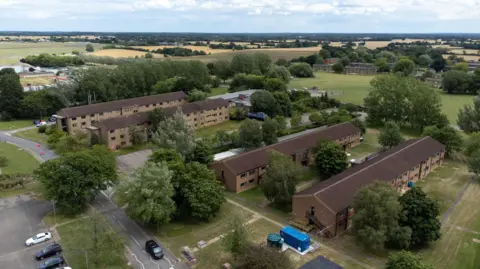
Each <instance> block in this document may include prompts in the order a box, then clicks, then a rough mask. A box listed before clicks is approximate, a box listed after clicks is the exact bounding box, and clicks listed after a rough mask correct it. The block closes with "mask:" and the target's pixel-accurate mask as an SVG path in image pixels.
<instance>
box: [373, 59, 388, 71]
mask: <svg viewBox="0 0 480 269" xmlns="http://www.w3.org/2000/svg"><path fill="white" fill-rule="evenodd" d="M375 66H376V67H377V72H380V73H384V72H390V66H389V65H388V61H387V59H386V58H378V59H376V60H375Z"/></svg>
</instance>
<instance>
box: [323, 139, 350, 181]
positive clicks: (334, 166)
mask: <svg viewBox="0 0 480 269" xmlns="http://www.w3.org/2000/svg"><path fill="white" fill-rule="evenodd" d="M315 167H316V169H317V171H318V172H319V174H320V175H321V176H322V178H323V179H327V178H329V177H331V176H333V175H336V174H338V173H340V172H342V171H343V170H345V169H346V168H347V167H348V160H347V154H345V151H344V149H343V148H342V146H340V145H338V144H337V143H335V142H331V141H320V142H319V143H318V147H317V149H316V153H315Z"/></svg>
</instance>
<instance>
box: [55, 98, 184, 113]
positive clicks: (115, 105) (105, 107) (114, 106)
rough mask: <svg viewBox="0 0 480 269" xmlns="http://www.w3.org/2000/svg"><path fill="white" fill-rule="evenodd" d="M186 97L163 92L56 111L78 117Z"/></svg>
mask: <svg viewBox="0 0 480 269" xmlns="http://www.w3.org/2000/svg"><path fill="white" fill-rule="evenodd" d="M185 98H187V95H186V94H185V93H184V92H171V93H165V94H157V95H149V96H142V97H137V98H130V99H123V100H116V101H111V102H104V103H98V104H92V105H84V106H75V107H67V108H64V109H61V110H60V111H58V113H57V115H60V116H63V117H78V116H84V115H88V114H95V113H102V112H109V111H115V110H119V109H121V108H123V107H131V106H144V105H149V104H154V103H161V102H169V101H176V100H181V99H185Z"/></svg>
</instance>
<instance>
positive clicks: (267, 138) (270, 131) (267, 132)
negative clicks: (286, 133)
mask: <svg viewBox="0 0 480 269" xmlns="http://www.w3.org/2000/svg"><path fill="white" fill-rule="evenodd" d="M277 133H278V123H277V122H276V121H275V120H274V119H272V118H267V119H265V121H264V122H263V124H262V136H263V142H265V144H266V145H271V144H275V143H277V142H278V137H277Z"/></svg>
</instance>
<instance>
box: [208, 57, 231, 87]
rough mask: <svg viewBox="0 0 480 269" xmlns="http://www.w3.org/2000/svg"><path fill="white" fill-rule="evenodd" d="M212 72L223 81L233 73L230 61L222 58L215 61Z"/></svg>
mask: <svg viewBox="0 0 480 269" xmlns="http://www.w3.org/2000/svg"><path fill="white" fill-rule="evenodd" d="M213 74H214V75H215V76H217V77H218V78H219V79H221V80H223V82H225V80H227V79H229V78H231V77H233V75H235V73H234V72H233V70H232V69H231V67H230V63H229V62H228V61H224V60H222V61H216V62H215V65H214V69H213Z"/></svg>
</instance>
